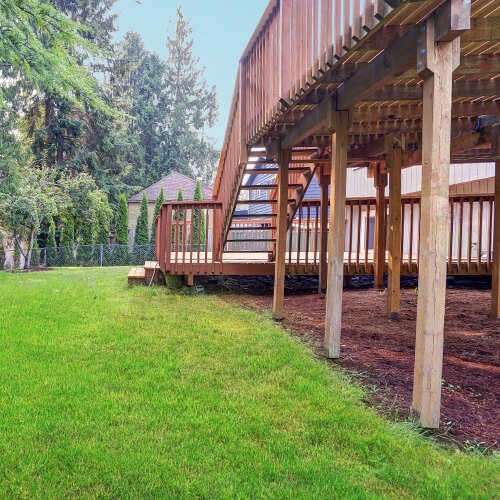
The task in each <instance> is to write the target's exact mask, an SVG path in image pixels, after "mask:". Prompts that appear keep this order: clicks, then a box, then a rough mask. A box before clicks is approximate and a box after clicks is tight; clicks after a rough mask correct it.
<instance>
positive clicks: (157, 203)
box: [150, 186, 165, 245]
mask: <svg viewBox="0 0 500 500" xmlns="http://www.w3.org/2000/svg"><path fill="white" fill-rule="evenodd" d="M164 201H165V193H164V191H163V186H162V187H161V191H160V194H159V195H158V196H157V198H156V201H155V209H154V212H153V223H152V224H151V239H150V242H151V244H152V245H154V244H155V240H156V218H157V217H158V215H160V211H161V206H162V205H163V203H164Z"/></svg>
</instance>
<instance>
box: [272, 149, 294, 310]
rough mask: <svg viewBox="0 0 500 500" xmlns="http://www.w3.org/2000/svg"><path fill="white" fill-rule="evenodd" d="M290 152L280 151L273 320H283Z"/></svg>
mask: <svg viewBox="0 0 500 500" xmlns="http://www.w3.org/2000/svg"><path fill="white" fill-rule="evenodd" d="M289 160H290V152H289V151H288V150H282V151H280V155H279V162H278V165H279V173H278V216H277V217H276V219H277V230H276V259H275V260H276V263H275V268H274V297H273V318H274V319H283V300H284V296H285V261H286V233H287V227H288V220H287V208H288V162H289Z"/></svg>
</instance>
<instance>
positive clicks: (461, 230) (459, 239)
mask: <svg viewBox="0 0 500 500" xmlns="http://www.w3.org/2000/svg"><path fill="white" fill-rule="evenodd" d="M463 222H464V200H463V198H461V199H460V222H459V226H458V271H459V272H460V270H461V267H462V235H463Z"/></svg>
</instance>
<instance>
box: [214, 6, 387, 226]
mask: <svg viewBox="0 0 500 500" xmlns="http://www.w3.org/2000/svg"><path fill="white" fill-rule="evenodd" d="M390 10H391V9H390V7H389V6H388V4H387V3H386V2H385V1H383V0H271V1H270V2H269V4H268V6H267V8H266V10H265V12H264V14H263V16H262V18H261V20H260V22H259V24H258V26H257V28H256V29H255V31H254V33H253V35H252V37H251V39H250V41H249V43H248V45H247V47H246V48H245V51H244V52H243V55H242V57H241V59H240V63H239V68H238V73H237V76H236V83H235V88H234V93H233V99H232V103H231V109H230V113H229V120H228V123H227V128H226V134H225V139H224V144H223V147H222V150H221V156H220V160H219V169H218V171H217V178H216V180H215V185H214V191H213V199H214V200H216V201H219V202H221V203H222V209H223V214H222V228H223V232H224V234H227V232H228V231H229V224H230V223H231V215H232V213H233V210H234V204H235V201H236V196H237V194H238V188H239V185H240V182H241V179H242V177H243V172H244V168H245V160H246V159H247V147H248V146H249V145H252V144H254V143H255V142H256V140H257V139H258V138H259V137H260V136H261V135H262V133H263V131H264V130H266V129H267V128H269V127H270V126H271V125H272V124H273V123H274V122H275V121H276V119H277V116H278V115H279V114H280V113H282V112H283V111H285V110H286V108H287V107H288V106H289V103H290V102H291V101H293V100H296V99H297V98H298V97H300V96H301V95H302V94H303V93H304V92H305V91H306V90H307V89H308V88H309V85H310V84H312V83H313V82H315V81H316V80H317V79H319V78H321V76H322V75H323V74H324V73H325V72H326V71H327V70H328V69H329V68H330V67H331V66H332V65H333V64H334V62H336V61H337V60H338V59H340V58H341V57H342V56H343V55H344V54H345V52H346V51H347V50H349V48H350V47H351V45H352V44H354V43H356V42H357V41H359V40H360V39H361V38H363V37H364V36H365V35H366V34H367V33H368V32H369V31H370V30H371V29H372V28H373V27H374V26H375V25H376V24H377V23H378V22H379V21H380V20H381V19H382V18H384V17H385V16H386V15H387V13H388V12H389V11H390Z"/></svg>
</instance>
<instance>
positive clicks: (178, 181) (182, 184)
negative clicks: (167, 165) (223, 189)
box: [127, 172, 212, 203]
mask: <svg viewBox="0 0 500 500" xmlns="http://www.w3.org/2000/svg"><path fill="white" fill-rule="evenodd" d="M162 186H163V191H164V193H165V201H176V200H177V194H178V193H179V188H182V193H183V195H184V199H185V200H187V201H191V200H192V199H193V196H194V190H195V188H196V180H195V179H191V177H187V176H186V175H184V174H180V173H179V172H172V173H171V174H169V175H167V176H166V177H164V178H163V179H161V180H159V181H158V182H156V183H155V184H153V185H152V186H149V187H147V188H146V189H144V190H143V191H146V198H147V199H148V202H150V203H154V202H155V201H156V198H158V195H159V194H160V191H161V187H162ZM201 193H202V194H203V199H204V200H211V199H212V188H211V187H209V186H207V185H205V184H203V183H201ZM141 200H142V191H140V192H139V193H137V194H135V195H134V196H132V197H131V198H129V199H128V200H127V201H128V203H140V202H141Z"/></svg>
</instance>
